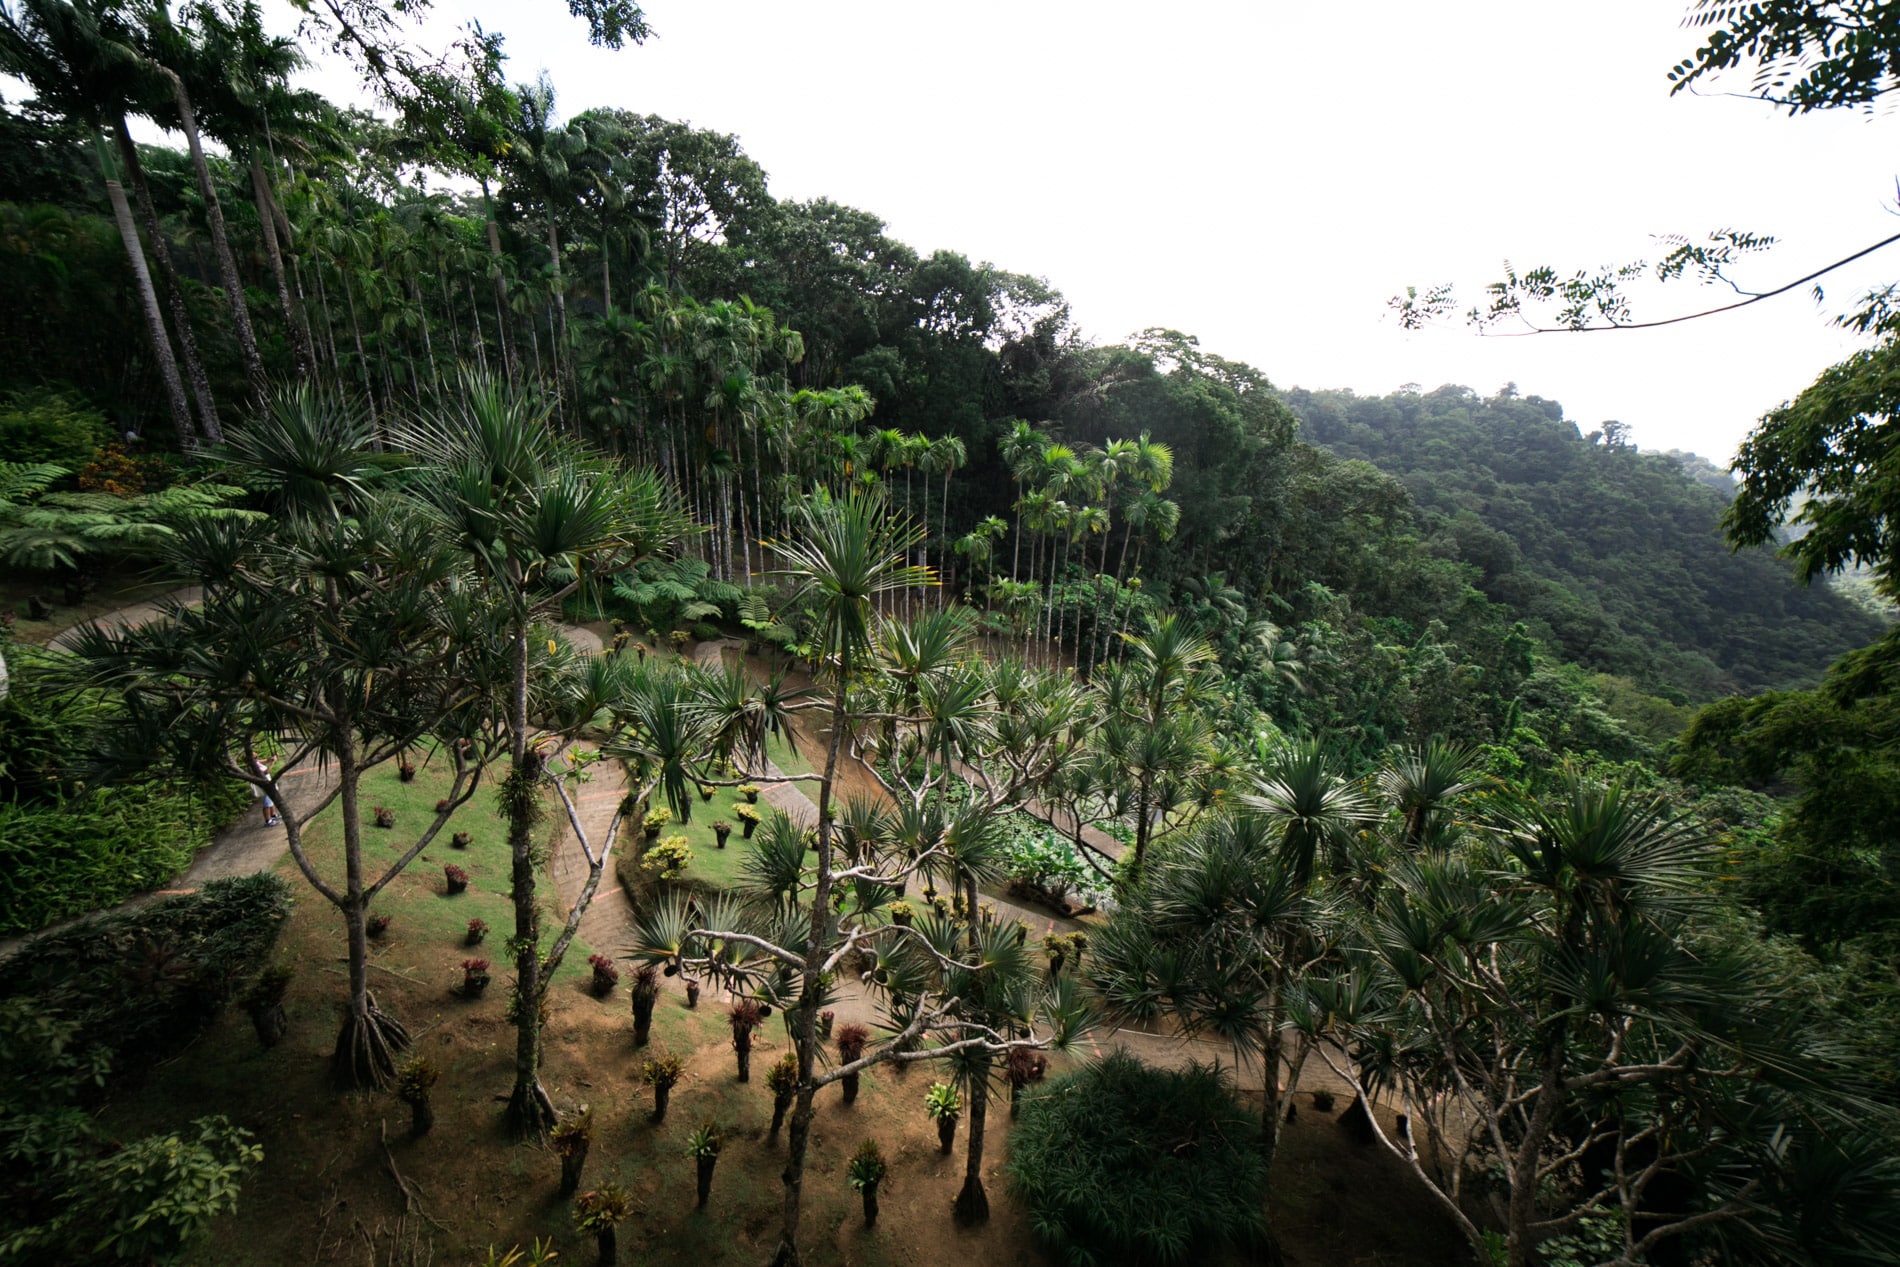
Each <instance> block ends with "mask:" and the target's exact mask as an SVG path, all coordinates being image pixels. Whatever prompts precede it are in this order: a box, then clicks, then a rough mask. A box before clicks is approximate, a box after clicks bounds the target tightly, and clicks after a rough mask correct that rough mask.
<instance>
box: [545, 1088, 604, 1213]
mask: <svg viewBox="0 0 1900 1267" xmlns="http://www.w3.org/2000/svg"><path fill="white" fill-rule="evenodd" d="M548 1142H549V1143H550V1144H552V1145H553V1146H554V1151H555V1153H556V1154H558V1155H559V1156H560V1158H561V1195H562V1196H564V1197H565V1196H570V1195H572V1194H573V1192H574V1190H575V1189H577V1188H579V1187H580V1186H581V1168H582V1167H583V1166H585V1165H586V1164H587V1151H588V1149H590V1148H592V1147H593V1144H594V1114H593V1110H591V1109H586V1108H583V1109H582V1110H581V1111H580V1112H578V1113H576V1114H574V1115H573V1116H571V1117H566V1118H563V1119H562V1120H561V1121H560V1123H559V1124H558V1125H556V1126H555V1128H554V1129H553V1130H552V1131H550V1132H549V1133H548Z"/></svg>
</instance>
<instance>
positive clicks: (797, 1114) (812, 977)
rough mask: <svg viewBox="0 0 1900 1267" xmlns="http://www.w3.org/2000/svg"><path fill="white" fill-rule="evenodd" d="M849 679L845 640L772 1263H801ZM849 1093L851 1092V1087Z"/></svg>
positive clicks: (795, 1024)
mask: <svg viewBox="0 0 1900 1267" xmlns="http://www.w3.org/2000/svg"><path fill="white" fill-rule="evenodd" d="M850 680H851V648H850V646H849V644H847V645H846V646H845V648H844V649H843V650H842V651H841V652H840V653H839V655H838V685H837V689H836V690H835V691H834V692H833V693H832V699H831V732H830V734H829V736H828V737H827V742H826V744H825V775H824V778H823V779H822V780H820V782H819V784H818V871H817V882H816V884H814V885H813V886H812V895H811V934H810V935H811V940H810V941H809V942H807V943H806V946H805V970H804V979H803V981H802V983H801V986H800V993H799V999H798V1010H797V1012H796V1013H795V1014H794V1016H793V1018H792V1043H793V1046H794V1047H796V1048H797V1052H798V1102H797V1104H796V1106H795V1107H794V1108H793V1110H792V1129H791V1134H790V1137H789V1139H788V1141H787V1147H786V1157H785V1172H784V1182H785V1205H784V1223H783V1226H782V1227H781V1228H780V1231H779V1244H778V1252H777V1253H776V1254H774V1255H773V1257H772V1264H773V1267H801V1264H802V1263H803V1261H804V1260H803V1259H802V1258H801V1257H800V1256H799V1252H798V1214H799V1205H800V1202H801V1200H802V1198H803V1197H804V1193H805V1150H806V1148H807V1147H808V1146H809V1145H810V1143H811V1120H812V1098H813V1096H814V1094H815V1093H816V1088H815V1087H813V1086H812V1074H813V1069H814V1067H815V1065H816V1062H817V1057H818V1040H817V1036H816V1030H817V1026H818V991H819V974H820V972H821V970H822V969H823V968H824V963H825V954H826V952H827V950H828V949H829V939H828V938H827V937H826V936H825V929H826V927H827V923H826V922H827V920H829V919H830V917H831V828H832V823H831V789H832V788H833V787H834V786H835V785H836V782H837V778H838V751H839V749H840V748H841V747H842V745H843V743H844V723H845V694H846V688H847V686H848V684H849V683H850ZM851 1094H852V1095H853V1096H854V1097H855V1094H856V1093H855V1088H854V1089H852V1091H851Z"/></svg>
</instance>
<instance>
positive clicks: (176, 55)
mask: <svg viewBox="0 0 1900 1267" xmlns="http://www.w3.org/2000/svg"><path fill="white" fill-rule="evenodd" d="M141 34H142V36H143V38H142V40H141V41H140V43H139V45H138V46H137V47H138V52H139V54H140V57H141V58H142V60H143V62H144V64H145V65H146V66H147V67H149V68H150V70H151V71H152V73H153V74H155V75H156V76H157V77H158V78H159V79H160V80H161V81H162V82H163V83H164V84H165V85H166V87H167V88H168V89H169V90H170V97H171V101H170V108H171V110H172V111H175V112H176V116H177V118H176V123H177V125H178V128H179V130H180V131H181V132H183V133H184V136H185V148H186V150H187V152H189V153H190V155H191V170H192V173H193V174H194V175H195V176H196V177H197V178H198V193H199V195H200V196H201V197H202V198H203V199H204V204H205V205H204V210H205V225H206V227H207V228H208V229H209V230H210V232H211V247H212V254H213V256H214V258H215V259H216V260H217V264H218V275H219V279H220V280H221V281H222V282H223V283H224V294H225V299H226V300H227V302H228V305H229V307H230V310H231V329H232V332H233V333H234V334H235V335H236V336H237V343H238V351H239V353H240V354H241V355H242V356H243V358H244V373H245V376H246V377H247V378H249V379H250V382H251V390H252V392H253V393H254V394H255V395H256V396H257V397H258V399H259V400H260V401H261V400H262V399H263V398H264V394H265V390H266V386H267V384H266V383H265V379H264V361H263V358H262V357H261V356H260V355H259V354H258V350H257V334H256V332H255V331H254V330H253V329H252V328H251V310H250V306H249V302H248V301H247V300H246V299H245V297H244V279H243V277H242V276H241V275H240V274H239V273H238V267H237V258H236V257H235V256H233V255H232V254H231V240H230V237H229V235H228V234H227V233H226V232H225V227H224V207H223V204H222V203H220V202H219V201H218V191H217V188H216V186H214V185H213V184H212V182H211V167H210V164H209V163H207V162H206V161H205V152H204V143H203V140H202V138H201V136H200V134H199V128H198V116H197V113H196V111H195V110H194V108H193V106H192V102H191V93H190V91H189V89H188V88H187V86H186V83H185V74H190V73H192V72H193V68H194V66H195V65H197V64H201V58H200V56H199V50H198V49H197V48H196V47H195V46H194V44H193V42H192V40H191V37H190V35H189V34H188V33H187V32H184V31H181V30H179V29H178V28H177V27H176V26H174V25H173V24H172V21H171V16H170V14H169V13H168V12H167V10H166V7H165V4H164V3H163V0H160V3H157V4H155V5H154V6H153V7H152V9H151V10H150V11H149V13H148V15H147V26H146V28H145V30H144V31H143V32H142V33H141ZM177 67H183V68H184V72H185V74H181V73H180V72H179V70H178V69H177ZM148 112H149V113H150V115H151V117H152V119H153V120H154V121H155V122H158V123H162V124H167V125H169V124H170V123H172V122H173V120H172V119H171V118H170V117H168V116H167V114H166V112H165V111H164V110H162V109H159V108H157V107H155V106H154V107H153V108H151V109H150V110H149V111H148Z"/></svg>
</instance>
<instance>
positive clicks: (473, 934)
mask: <svg viewBox="0 0 1900 1267" xmlns="http://www.w3.org/2000/svg"><path fill="white" fill-rule="evenodd" d="M486 936H488V921H487V920H485V919H472V920H470V921H469V922H468V939H467V941H466V943H465V944H466V945H470V946H479V945H481V944H482V938H484V937H486Z"/></svg>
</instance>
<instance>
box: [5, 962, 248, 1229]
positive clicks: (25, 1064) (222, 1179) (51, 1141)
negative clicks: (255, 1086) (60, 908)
mask: <svg viewBox="0 0 1900 1267" xmlns="http://www.w3.org/2000/svg"><path fill="white" fill-rule="evenodd" d="M86 1028H87V1027H86V1026H85V1025H84V1024H83V1023H82V1022H80V1021H78V1020H75V1019H72V1018H70V1017H66V1016H62V1015H60V1014H59V1013H58V1012H57V1011H56V1010H55V1009H54V1008H53V1007H51V1006H49V1005H47V1003H46V1002H45V1001H43V1000H39V999H27V998H14V999H9V1000H6V1001H4V1002H0V1184H4V1186H5V1188H6V1191H7V1193H8V1196H9V1199H8V1201H6V1202H5V1203H0V1260H4V1261H7V1262H45V1263H53V1262H57V1263H72V1264H80V1263H94V1262H168V1261H172V1260H173V1258H174V1257H175V1256H176V1255H177V1254H178V1252H179V1251H180V1250H181V1249H182V1248H183V1247H184V1246H185V1245H186V1244H187V1243H188V1242H189V1241H190V1240H191V1239H192V1238H193V1237H194V1236H196V1235H197V1233H198V1232H199V1231H201V1230H202V1229H203V1227H204V1226H205V1225H206V1224H207V1223H209V1222H210V1221H211V1220H212V1219H213V1218H215V1217H216V1216H217V1215H219V1214H223V1213H226V1212H228V1211H230V1210H234V1209H236V1208H237V1197H238V1180H239V1178H240V1177H241V1176H242V1174H243V1172H244V1170H245V1169H246V1168H248V1167H250V1166H253V1165H256V1164H257V1163H258V1162H259V1161H261V1160H263V1156H264V1153H263V1150H262V1149H261V1148H259V1147H258V1146H257V1145H256V1144H254V1143H252V1142H251V1136H250V1132H248V1131H244V1130H240V1129H239V1128H237V1127H234V1126H232V1125H231V1124H230V1123H229V1122H228V1121H226V1120H225V1119H224V1118H221V1117H207V1118H200V1119H198V1120H197V1121H195V1122H193V1123H192V1124H191V1125H190V1126H189V1127H188V1128H186V1129H184V1130H181V1131H176V1132H172V1133H166V1134H157V1135H148V1136H146V1137H145V1138H143V1139H135V1140H132V1141H130V1142H129V1143H123V1144H121V1143H119V1142H117V1141H115V1140H113V1139H112V1137H111V1136H110V1135H109V1134H108V1133H107V1132H106V1131H105V1130H103V1129H102V1128H101V1127H100V1126H99V1124H98V1122H97V1120H96V1119H95V1118H94V1116H93V1115H92V1114H91V1113H90V1112H88V1111H87V1110H86V1107H85V1105H86V1104H87V1102H88V1101H89V1100H90V1099H91V1097H92V1096H93V1095H94V1093H95V1092H96V1090H97V1087H98V1085H99V1084H100V1083H101V1082H104V1081H105V1080H106V1078H107V1076H108V1074H109V1073H110V1071H111V1068H112V1053H111V1051H109V1050H108V1049H107V1048H105V1047H104V1046H103V1045H101V1044H98V1043H95V1042H90V1041H88V1040H87V1039H86V1038H85V1036H84V1033H85V1030H86Z"/></svg>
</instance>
